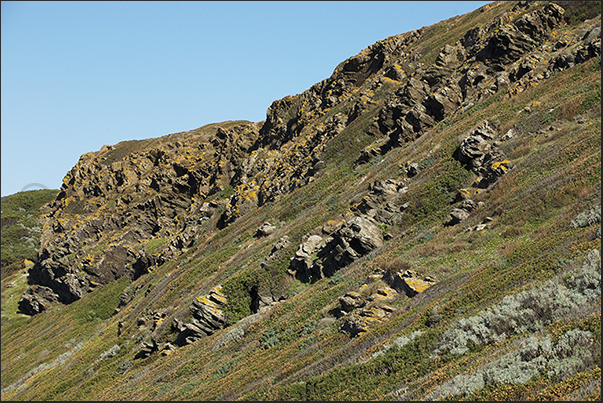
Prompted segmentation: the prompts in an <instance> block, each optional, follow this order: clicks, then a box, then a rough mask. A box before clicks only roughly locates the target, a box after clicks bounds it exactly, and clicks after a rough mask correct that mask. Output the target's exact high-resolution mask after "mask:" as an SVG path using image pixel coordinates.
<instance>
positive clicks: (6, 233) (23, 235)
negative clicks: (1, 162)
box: [0, 190, 58, 278]
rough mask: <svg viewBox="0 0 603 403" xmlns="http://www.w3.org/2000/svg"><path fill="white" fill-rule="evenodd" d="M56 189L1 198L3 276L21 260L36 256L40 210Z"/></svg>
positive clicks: (32, 259) (33, 258)
mask: <svg viewBox="0 0 603 403" xmlns="http://www.w3.org/2000/svg"><path fill="white" fill-rule="evenodd" d="M57 193H58V190H30V191H26V192H19V193H15V194H14V195H10V196H6V197H3V198H2V262H1V263H0V267H2V278H4V277H5V276H7V275H9V274H11V273H12V272H14V271H16V270H19V269H18V268H17V267H18V266H19V267H20V266H22V264H23V260H24V259H27V260H29V261H32V263H33V261H35V260H36V259H37V256H36V255H37V251H38V245H39V244H40V233H41V232H42V225H41V224H40V223H39V222H38V216H39V215H40V212H39V209H40V207H42V206H43V205H45V204H46V203H48V202H50V201H51V200H53V199H54V198H55V197H56V195H57Z"/></svg>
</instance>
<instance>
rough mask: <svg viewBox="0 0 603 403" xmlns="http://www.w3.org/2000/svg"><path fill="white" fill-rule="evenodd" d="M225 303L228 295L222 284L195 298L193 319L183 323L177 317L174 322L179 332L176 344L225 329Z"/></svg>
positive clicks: (191, 309) (191, 308) (192, 308)
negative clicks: (223, 291) (224, 292)
mask: <svg viewBox="0 0 603 403" xmlns="http://www.w3.org/2000/svg"><path fill="white" fill-rule="evenodd" d="M225 304H226V296H225V295H224V294H223V293H222V287H220V286H216V287H213V288H212V289H211V290H210V291H209V294H208V295H202V296H200V297H197V298H195V299H194V300H193V303H192V305H191V307H190V311H191V313H192V321H191V322H189V323H182V322H181V321H179V320H177V319H176V320H175V322H174V327H175V328H176V330H177V331H178V332H179V334H178V336H177V338H176V340H175V341H174V344H175V345H178V346H183V345H186V344H190V343H193V342H194V341H195V340H198V339H200V338H201V337H205V336H208V335H211V334H213V333H215V332H216V331H217V330H220V329H223V328H224V326H225V323H226V318H225V317H224V313H223V309H224V306H225Z"/></svg>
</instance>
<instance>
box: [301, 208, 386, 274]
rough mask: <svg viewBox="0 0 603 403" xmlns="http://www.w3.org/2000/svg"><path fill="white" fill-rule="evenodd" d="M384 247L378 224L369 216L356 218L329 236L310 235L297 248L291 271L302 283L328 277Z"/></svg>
mask: <svg viewBox="0 0 603 403" xmlns="http://www.w3.org/2000/svg"><path fill="white" fill-rule="evenodd" d="M382 245H383V234H382V232H381V227H380V226H379V223H378V222H376V221H375V220H373V219H372V218H370V217H364V216H355V217H353V218H351V219H350V220H349V221H347V222H345V223H344V224H343V225H342V226H341V227H339V228H338V229H337V230H336V231H334V232H333V234H331V235H330V236H328V237H327V238H325V239H323V238H322V237H320V236H318V235H312V236H310V237H309V238H308V240H307V241H306V242H304V243H302V245H300V248H299V249H298V251H297V253H296V254H295V257H294V258H293V259H292V260H291V265H290V269H291V270H292V271H293V272H294V273H295V277H296V278H297V279H299V280H300V281H302V282H309V281H316V280H319V279H321V278H324V277H331V276H332V275H333V274H335V272H337V271H338V270H339V269H341V268H342V267H345V266H347V265H349V264H350V263H352V262H353V261H355V260H356V259H358V258H360V257H362V256H365V255H366V254H368V253H369V252H371V251H372V250H374V249H375V248H378V247H380V246H382Z"/></svg>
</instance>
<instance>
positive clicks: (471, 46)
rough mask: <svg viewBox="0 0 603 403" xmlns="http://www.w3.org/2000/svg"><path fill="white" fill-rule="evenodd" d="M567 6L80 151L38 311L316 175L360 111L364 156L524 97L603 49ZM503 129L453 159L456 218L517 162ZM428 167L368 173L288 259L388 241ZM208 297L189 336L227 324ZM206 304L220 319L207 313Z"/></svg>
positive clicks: (164, 257)
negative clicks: (169, 129)
mask: <svg viewBox="0 0 603 403" xmlns="http://www.w3.org/2000/svg"><path fill="white" fill-rule="evenodd" d="M563 13H564V11H563V9H562V8H561V7H559V6H557V5H555V4H547V5H545V6H543V7H539V8H536V9H535V10H532V8H531V3H529V2H519V3H518V4H517V5H516V6H515V7H513V9H512V10H511V11H510V12H508V13H505V14H504V15H502V16H501V17H499V18H497V19H496V20H494V21H492V22H490V23H487V24H485V25H483V26H480V27H477V28H475V29H472V30H470V31H468V32H466V33H465V34H464V35H463V36H462V38H461V39H459V40H458V41H457V42H456V43H455V44H454V45H445V46H444V47H443V48H442V49H441V50H440V51H439V53H438V54H437V57H436V59H435V63H434V64H433V65H430V66H422V65H420V64H419V63H416V61H417V60H418V59H419V56H420V51H419V49H417V48H416V47H415V46H414V45H415V44H416V43H417V41H419V40H420V39H421V37H422V35H424V30H423V29H421V30H416V31H412V32H409V33H406V34H403V35H398V36H394V37H390V38H387V39H385V40H383V41H379V42H377V43H376V44H374V45H372V46H370V47H368V48H367V49H365V50H363V51H362V52H361V53H360V54H359V55H357V56H355V57H352V58H350V59H348V60H346V61H345V62H344V63H342V64H341V65H340V66H338V67H337V68H336V69H335V71H334V72H333V75H332V76H331V77H329V78H328V79H326V80H324V81H322V82H320V83H318V84H316V85H314V86H312V87H311V88H310V89H309V90H307V91H305V92H303V93H302V94H299V95H296V96H292V97H286V98H284V99H281V100H278V101H275V102H274V103H273V104H272V105H271V106H270V107H269V108H268V111H267V116H266V120H265V121H264V122H260V123H258V124H253V123H249V122H227V123H224V124H218V125H210V126H208V127H204V128H200V129H197V130H193V131H190V132H184V133H176V134H173V135H170V136H166V137H164V138H160V139H149V140H143V141H140V142H124V143H120V144H117V145H115V146H105V147H103V149H101V150H100V151H98V152H95V153H88V154H85V155H83V156H82V157H81V158H80V161H79V162H78V163H77V164H76V166H75V167H74V168H73V169H72V170H71V171H70V172H69V173H68V174H67V175H66V177H65V179H64V183H63V186H62V188H61V192H60V194H59V195H58V196H57V198H56V199H55V200H54V201H53V202H52V203H50V204H48V205H47V206H46V207H45V210H44V213H45V214H44V216H43V219H44V230H43V235H42V240H41V247H40V253H39V260H38V262H37V263H36V265H35V266H34V267H33V268H32V269H31V270H30V272H29V279H30V282H31V283H32V284H35V285H36V286H32V288H31V289H30V290H28V291H27V292H26V294H24V296H23V298H22V300H21V301H20V309H21V311H22V312H24V313H28V314H36V313H39V312H41V311H43V310H44V309H45V308H46V307H47V306H48V304H49V303H52V302H53V301H57V300H58V301H60V302H63V303H70V302H72V301H74V300H77V299H79V298H81V297H82V296H83V295H84V294H86V293H88V292H91V291H93V290H94V289H95V288H96V287H98V286H102V285H103V284H107V283H109V282H111V281H114V280H115V279H118V278H120V277H122V276H128V277H130V278H132V279H136V278H138V277H140V276H142V275H144V274H146V273H148V272H150V271H152V270H153V268H154V267H157V266H159V265H161V264H162V263H164V262H166V261H168V260H170V259H173V258H175V257H176V256H178V255H179V254H181V253H183V252H185V251H186V250H187V248H188V247H190V246H192V244H193V243H194V242H196V241H197V240H198V239H199V238H200V237H203V236H205V234H207V233H208V232H209V231H211V229H212V228H218V229H219V228H224V227H226V226H228V225H231V224H232V223H234V222H236V220H237V219H238V218H239V217H241V216H243V215H245V214H247V213H249V212H251V211H253V210H254V209H255V208H258V207H260V206H263V205H265V204H266V203H270V202H272V201H274V200H276V199H277V198H278V197H281V196H283V195H286V194H289V193H290V192H292V191H293V190H294V189H296V188H298V187H303V186H305V185H307V184H308V183H309V182H311V181H313V180H314V179H315V178H316V177H317V176H319V175H320V173H321V170H323V169H324V168H325V167H326V164H327V162H326V161H325V157H324V151H325V147H326V145H327V144H328V142H329V140H331V139H333V138H335V137H336V136H337V135H338V134H339V133H341V132H342V131H343V130H345V129H346V128H347V127H348V126H350V125H351V124H353V122H354V121H356V120H358V119H361V118H362V117H363V115H364V116H368V114H369V113H372V114H373V116H374V118H373V123H372V124H369V125H368V126H367V129H366V132H367V134H369V135H371V136H373V138H374V141H373V142H372V144H370V145H369V146H368V147H366V148H365V149H364V150H363V151H362V152H361V153H360V155H358V158H357V160H356V166H359V165H362V164H365V163H368V162H370V161H371V160H372V159H374V158H375V157H378V156H382V155H385V154H386V153H387V152H389V151H390V150H392V149H393V148H396V147H400V146H402V145H404V144H405V143H407V142H409V141H412V140H414V139H417V138H418V137H420V136H422V135H424V134H425V133H427V132H428V131H429V130H430V129H432V128H433V127H435V126H436V125H437V124H438V122H443V121H445V120H446V119H450V118H453V117H455V116H457V115H458V114H462V113H464V112H466V111H467V110H469V109H470V108H471V107H472V106H473V105H475V104H476V103H477V102H480V101H483V100H484V99H486V98H488V97H489V96H492V95H493V94H495V93H497V92H500V91H504V92H505V94H506V96H507V97H508V98H510V97H513V96H514V95H516V94H518V93H520V92H522V91H523V90H525V89H526V88H528V87H531V86H535V85H538V83H539V82H540V81H542V80H546V79H547V78H548V77H550V76H551V74H553V73H554V72H555V71H559V70H563V69H565V68H569V67H571V66H572V65H574V64H576V63H583V62H584V61H586V60H588V59H590V58H592V57H595V56H599V55H600V22H599V20H593V21H592V22H591V24H590V25H587V26H586V27H585V28H581V29H582V31H580V32H576V33H575V36H573V37H563V38H559V37H558V36H557V33H556V29H557V28H559V27H561V26H562V25H563V24H564V21H563ZM384 87H387V88H388V89H390V91H389V92H390V95H389V96H388V97H387V98H386V99H385V101H384V102H382V103H380V102H378V101H377V100H376V98H375V92H376V91H379V89H380V88H384ZM505 136H512V133H506V134H505V135H503V136H501V135H500V134H498V133H496V129H495V128H493V127H492V125H491V124H490V123H489V122H483V123H482V124H481V125H478V126H477V127H475V128H474V129H473V130H472V132H470V133H468V134H467V136H466V137H465V138H463V139H462V140H461V142H460V144H459V147H458V149H457V151H456V152H455V155H454V157H455V158H456V159H458V160H459V161H460V162H461V163H463V164H465V166H466V167H467V169H469V170H471V171H472V172H474V173H475V174H476V175H478V177H479V179H478V180H477V181H476V183H475V184H474V186H473V189H469V190H467V189H459V192H458V197H457V200H458V202H459V204H458V205H457V206H456V207H455V208H454V209H453V210H452V211H451V214H450V216H451V220H450V224H456V223H459V222H461V221H463V220H465V219H466V218H467V217H468V216H469V215H470V214H471V213H472V212H473V211H474V210H475V209H476V208H477V207H478V205H476V204H475V203H474V202H473V201H472V200H471V199H470V198H469V195H470V194H471V193H472V192H479V190H480V189H485V188H489V187H491V186H493V185H494V184H495V183H496V181H497V180H498V179H499V178H500V177H501V176H502V175H504V174H505V173H506V172H507V171H508V170H509V169H511V168H512V166H513V163H512V162H511V161H509V159H508V158H507V157H506V155H504V153H503V152H502V151H501V150H500V147H499V144H500V142H501V141H504V138H505ZM417 170H418V166H417V165H416V164H415V165H407V166H406V167H405V171H406V172H407V178H405V179H404V180H403V181H399V180H397V179H391V180H388V181H385V182H379V183H373V184H371V185H370V188H369V193H368V194H367V195H366V197H365V198H364V199H362V201H361V202H360V203H358V204H357V205H351V206H350V207H349V209H348V211H347V213H346V214H345V215H344V216H343V217H339V218H337V217H333V219H334V222H337V224H331V225H325V226H322V227H320V228H317V229H316V230H315V231H314V232H313V233H311V234H308V236H307V237H306V239H305V241H303V242H302V243H301V244H300V245H299V249H298V251H297V252H296V253H295V255H294V257H293V258H292V261H291V265H290V268H289V273H290V274H291V275H292V276H294V277H295V278H297V279H298V280H300V281H302V282H312V281H316V280H318V279H320V278H323V277H330V276H332V275H334V274H335V273H336V272H337V271H338V270H339V269H341V268H343V267H346V266H348V265H349V264H350V263H352V262H353V261H355V260H357V259H358V258H360V257H362V256H365V255H367V254H368V253H370V252H371V251H374V250H376V249H378V248H380V247H381V246H382V245H383V243H384V242H386V241H387V237H388V235H387V232H386V231H384V228H386V226H387V225H391V224H393V223H395V222H396V221H397V220H399V219H400V217H401V215H402V214H404V210H405V208H406V207H407V206H405V205H403V204H400V203H396V200H399V198H400V196H401V195H402V194H403V193H404V192H405V191H406V190H408V186H412V177H413V176H414V175H416V173H417V172H418V171H417ZM483 224H484V225H487V223H483ZM484 228H485V227H484ZM264 231H266V229H264V230H259V231H258V233H259V234H260V235H261V234H262V233H264ZM407 274H408V276H410V273H407ZM403 277H404V276H403V275H401V276H400V278H403ZM405 284H408V281H407V282H405ZM37 285H40V286H44V287H45V288H40V287H37ZM36 287H37V288H36ZM399 288H400V287H399ZM50 290H52V291H50ZM400 290H401V288H400ZM406 291H408V287H407V289H406ZM410 293H411V294H412V292H410ZM258 298H259V297H258ZM214 302H215V301H214ZM192 306H193V307H195V303H193V305H192ZM196 308H197V311H196V312H197V314H196V316H195V319H196V320H197V322H195V321H193V322H191V323H188V324H183V323H180V324H178V323H176V324H175V326H176V329H177V330H178V331H179V332H180V334H181V335H183V336H181V337H180V339H178V340H179V342H178V343H176V344H186V343H189V342H191V341H194V339H195V338H196V337H200V336H202V335H203V334H211V333H212V332H213V331H215V330H218V329H220V328H221V327H222V326H224V322H223V320H222V319H223V318H221V317H220V314H219V313H218V314H217V316H216V317H214V318H213V320H212V319H207V318H208V317H207V316H206V315H205V316H204V314H203V312H204V311H203V309H202V308H201V307H199V306H196ZM213 308H214V310H215V311H216V312H218V311H219V307H213ZM193 309H194V308H193ZM375 315H377V314H375ZM369 316H370V315H369ZM377 316H379V317H383V316H385V314H383V315H381V314H378V315H377ZM201 318H206V319H207V323H205V324H201V323H199V322H198V321H199V320H200V319H201ZM353 327H354V328H357V329H360V328H364V327H365V325H358V324H357V325H355V326H353ZM186 329H188V330H186ZM354 332H356V331H352V333H354ZM187 340H188V341H187Z"/></svg>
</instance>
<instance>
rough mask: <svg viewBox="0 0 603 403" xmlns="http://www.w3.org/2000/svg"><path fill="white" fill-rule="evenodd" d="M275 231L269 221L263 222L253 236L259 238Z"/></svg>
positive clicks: (274, 227)
mask: <svg viewBox="0 0 603 403" xmlns="http://www.w3.org/2000/svg"><path fill="white" fill-rule="evenodd" d="M274 231H276V226H274V225H272V224H270V223H269V222H265V223H264V224H262V226H260V228H258V229H257V230H256V232H255V237H257V238H260V237H264V236H268V235H270V234H272V233H273V232H274Z"/></svg>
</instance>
